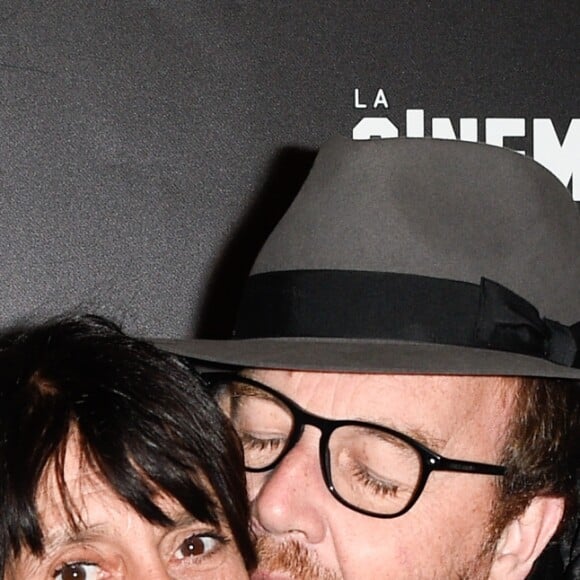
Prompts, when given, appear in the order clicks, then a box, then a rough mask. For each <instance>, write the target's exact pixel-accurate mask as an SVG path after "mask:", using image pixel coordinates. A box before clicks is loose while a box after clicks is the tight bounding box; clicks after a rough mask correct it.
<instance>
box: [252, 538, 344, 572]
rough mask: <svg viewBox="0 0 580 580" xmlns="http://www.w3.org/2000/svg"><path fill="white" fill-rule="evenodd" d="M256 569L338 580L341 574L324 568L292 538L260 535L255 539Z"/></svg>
mask: <svg viewBox="0 0 580 580" xmlns="http://www.w3.org/2000/svg"><path fill="white" fill-rule="evenodd" d="M257 551H258V570H259V571H260V572H272V573H273V572H277V573H279V574H287V575H288V576H290V577H291V578H296V579H298V578H300V579H302V578H303V579H306V578H308V580H340V578H341V576H339V575H338V574H336V573H335V572H333V571H332V570H329V569H328V568H324V567H323V566H322V565H321V564H320V563H319V562H318V559H317V557H316V556H315V555H314V554H312V553H311V552H310V551H309V550H307V549H306V548H305V547H304V546H303V545H302V544H300V543H299V542H296V541H294V540H288V541H285V542H277V541H274V540H271V539H270V538H268V537H265V536H262V537H259V538H258V541H257Z"/></svg>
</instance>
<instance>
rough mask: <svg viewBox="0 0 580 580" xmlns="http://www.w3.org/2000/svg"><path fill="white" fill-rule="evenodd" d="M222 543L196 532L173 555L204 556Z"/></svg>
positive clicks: (182, 557)
mask: <svg viewBox="0 0 580 580" xmlns="http://www.w3.org/2000/svg"><path fill="white" fill-rule="evenodd" d="M222 543H223V539H220V538H218V537H216V536H211V535H209V534H205V535H203V534H199V535H197V534H196V535H193V536H190V537H189V538H187V539H186V540H184V541H183V542H182V543H181V545H180V546H179V548H177V550H176V552H175V557H176V558H177V559H178V560H183V559H185V558H195V557H198V556H204V555H206V554H209V553H210V552H213V551H214V550H215V549H216V548H217V547H218V546H219V545H220V544H222ZM63 580H64V579H63Z"/></svg>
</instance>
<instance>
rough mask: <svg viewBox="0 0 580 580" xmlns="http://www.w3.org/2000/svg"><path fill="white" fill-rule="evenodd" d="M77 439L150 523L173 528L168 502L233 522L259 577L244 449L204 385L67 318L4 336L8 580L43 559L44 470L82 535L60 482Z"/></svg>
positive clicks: (0, 404) (0, 432)
mask: <svg viewBox="0 0 580 580" xmlns="http://www.w3.org/2000/svg"><path fill="white" fill-rule="evenodd" d="M73 434H74V436H75V437H76V440H78V444H79V448H80V452H81V456H82V458H83V459H84V460H86V461H87V462H88V463H89V465H90V466H91V467H92V468H93V469H94V470H95V471H96V472H97V473H98V474H99V475H100V476H101V477H102V478H103V480H104V481H106V482H107V483H108V485H109V486H110V487H111V489H112V490H114V492H115V493H116V494H118V496H119V497H120V498H121V499H122V500H124V501H125V502H127V504H129V505H130V506H131V507H132V508H133V509H134V510H135V511H137V512H138V513H139V514H140V515H141V516H143V517H144V518H146V519H147V520H148V521H149V522H151V523H153V524H157V525H162V526H167V525H170V524H171V523H172V522H171V519H170V518H169V517H168V515H167V514H165V513H164V512H163V511H162V510H161V509H160V508H159V507H158V506H157V505H156V503H155V497H156V496H157V495H158V494H159V492H161V493H163V494H166V495H167V496H169V497H172V498H174V499H175V500H177V501H178V502H179V503H180V504H181V505H182V506H183V507H184V508H185V509H186V510H187V511H188V512H189V513H190V514H191V515H193V516H194V517H195V518H196V519H198V520H199V521H201V522H205V523H208V524H212V525H219V523H220V521H226V522H227V524H228V525H229V527H230V529H231V532H232V535H233V538H234V540H235V542H236V544H237V546H238V548H239V550H240V553H241V554H242V557H243V558H244V561H245V563H246V566H247V567H248V569H251V568H253V567H254V566H255V562H256V560H255V552H254V549H253V546H252V541H251V536H250V533H249V528H248V522H249V508H248V503H247V499H246V485H245V475H244V467H243V459H242V453H241V449H240V446H239V444H238V440H237V438H236V436H235V434H234V432H233V430H232V429H231V427H230V425H229V423H228V422H227V420H226V419H225V418H224V417H223V415H222V414H221V412H220V411H219V409H218V407H217V406H216V404H215V403H214V401H213V400H212V399H211V398H210V396H208V395H207V393H205V391H204V387H203V384H202V382H201V380H200V379H199V378H197V376H195V375H194V374H193V373H192V371H191V370H190V369H188V368H187V367H186V366H185V365H184V364H182V363H181V362H180V361H179V360H178V359H177V358H175V357H174V356H172V355H170V354H168V353H164V352H162V351H160V350H158V349H157V348H155V347H154V346H152V345H150V344H148V343H147V342H144V341H141V340H137V339H134V338H131V337H129V336H127V335H125V334H123V333H122V332H121V330H120V329H119V328H118V327H117V326H116V325H115V324H113V323H112V322H110V321H107V320H105V319H103V318H100V317H96V316H74V317H73V316H71V317H66V318H61V319H58V320H56V321H51V322H48V323H45V324H43V325H39V326H31V327H28V328H25V329H23V330H19V331H16V332H11V333H9V334H5V335H3V336H0V535H1V537H0V551H1V553H0V578H3V577H4V571H5V569H6V565H7V563H8V562H10V561H11V560H12V559H13V558H17V557H18V555H19V554H20V553H21V551H22V550H23V549H24V548H28V549H30V550H31V551H32V552H33V553H34V554H42V553H43V534H42V530H41V525H40V514H39V513H38V510H37V507H36V500H37V493H38V490H39V485H41V483H42V480H43V477H44V476H45V473H46V471H47V468H48V467H50V469H53V470H54V474H55V476H56V481H57V482H58V486H59V491H60V494H61V498H62V500H63V503H64V506H65V509H66V512H67V515H68V517H69V522H70V525H71V526H73V527H76V526H77V525H78V516H79V514H78V509H77V508H76V506H74V505H73V504H72V502H71V501H70V499H69V494H68V490H67V487H66V481H65V479H64V455H65V451H66V446H67V442H68V440H69V438H70V437H71V435H73ZM222 515H223V520H222V517H221V516H222Z"/></svg>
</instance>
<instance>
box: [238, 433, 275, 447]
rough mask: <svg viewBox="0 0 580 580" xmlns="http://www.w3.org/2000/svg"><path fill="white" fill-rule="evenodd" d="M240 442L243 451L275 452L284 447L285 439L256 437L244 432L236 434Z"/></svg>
mask: <svg viewBox="0 0 580 580" xmlns="http://www.w3.org/2000/svg"><path fill="white" fill-rule="evenodd" d="M238 435H239V437H240V439H241V441H242V445H243V446H244V449H246V450H248V449H252V450H256V451H266V450H267V451H275V450H277V449H280V448H281V447H284V445H286V438H285V437H268V438H266V437H265V436H264V437H256V436H255V435H253V434H251V433H247V432H244V431H240V432H238Z"/></svg>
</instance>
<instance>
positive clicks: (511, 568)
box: [490, 496, 564, 580]
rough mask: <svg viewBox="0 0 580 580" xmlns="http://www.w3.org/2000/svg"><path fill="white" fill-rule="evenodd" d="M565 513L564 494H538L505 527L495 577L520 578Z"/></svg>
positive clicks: (503, 579)
mask: <svg viewBox="0 0 580 580" xmlns="http://www.w3.org/2000/svg"><path fill="white" fill-rule="evenodd" d="M563 514H564V499H563V498H561V497H542V496H537V497H535V498H534V499H533V500H532V501H531V502H530V504H529V505H528V507H527V508H526V509H525V511H524V512H523V513H522V514H521V515H520V516H518V517H517V518H516V519H515V520H513V521H511V522H510V523H509V524H508V525H507V526H506V527H505V529H504V531H503V532H502V534H501V537H500V539H499V541H498V543H497V546H496V549H495V555H494V558H493V563H492V567H491V574H490V579H491V580H507V579H509V580H520V579H522V580H523V579H524V578H526V577H527V575H528V574H529V572H530V570H531V569H532V566H533V564H534V562H535V560H536V558H538V556H539V555H540V553H541V552H542V550H543V549H544V548H545V547H546V545H547V544H548V542H549V541H550V538H551V537H552V536H553V535H554V533H555V532H556V530H557V529H558V525H559V524H560V521H561V520H562V516H563Z"/></svg>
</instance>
